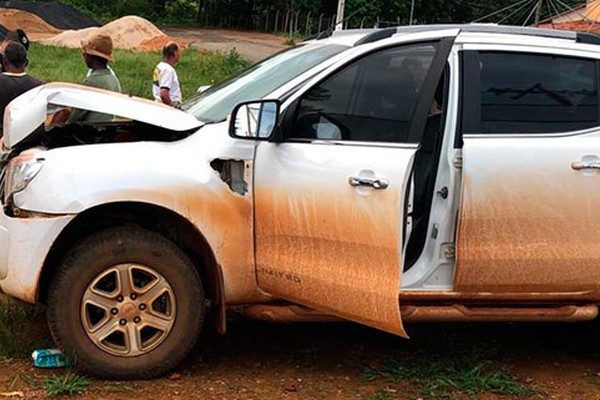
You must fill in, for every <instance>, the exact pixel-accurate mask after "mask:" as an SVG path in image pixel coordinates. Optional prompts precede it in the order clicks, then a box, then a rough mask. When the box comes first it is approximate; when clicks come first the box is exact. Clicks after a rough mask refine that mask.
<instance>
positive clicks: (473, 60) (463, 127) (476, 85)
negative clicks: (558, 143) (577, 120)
mask: <svg viewBox="0 0 600 400" xmlns="http://www.w3.org/2000/svg"><path fill="white" fill-rule="evenodd" d="M481 53H508V54H523V55H534V56H540V57H562V58H571V59H578V60H582V61H589V62H592V63H594V65H595V73H596V76H595V79H596V101H597V113H596V124H595V125H594V126H591V127H587V128H582V129H576V130H568V131H559V132H526V133H524V132H521V133H516V132H512V133H511V132H482V131H481V123H482V121H481V70H480V68H479V62H480V54H481ZM460 64H461V74H460V79H461V83H460V91H461V93H460V102H459V103H460V104H459V108H460V112H459V116H458V118H459V124H458V126H460V135H457V137H456V143H455V146H456V147H458V148H460V147H462V143H463V141H462V137H463V136H467V137H488V136H491V137H507V136H509V137H545V136H546V137H553V136H573V135H579V134H581V133H585V132H588V131H590V130H594V129H598V128H600V60H599V59H598V58H595V57H585V56H583V55H572V54H561V53H560V52H551V51H548V52H540V51H535V52H534V51H527V50H522V49H506V48H503V49H492V48H487V49H485V50H483V49H479V50H471V49H469V50H463V51H462V52H461V55H460ZM467 76H468V77H469V79H465V77H467Z"/></svg>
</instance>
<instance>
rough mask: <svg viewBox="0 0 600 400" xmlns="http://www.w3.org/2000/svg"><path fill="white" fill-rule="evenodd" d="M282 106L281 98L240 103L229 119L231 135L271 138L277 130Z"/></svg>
mask: <svg viewBox="0 0 600 400" xmlns="http://www.w3.org/2000/svg"><path fill="white" fill-rule="evenodd" d="M280 106H281V103H280V102H279V100H258V101H250V102H245V103H241V104H238V105H237V106H235V108H234V109H233V112H232V113H231V119H230V120H229V136H231V137H233V138H237V139H269V138H270V137H271V135H272V134H273V132H274V131H275V126H276V125H277V117H278V115H279V108H280Z"/></svg>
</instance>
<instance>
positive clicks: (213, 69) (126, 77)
mask: <svg viewBox="0 0 600 400" xmlns="http://www.w3.org/2000/svg"><path fill="white" fill-rule="evenodd" d="M114 58H115V62H114V63H113V64H111V67H112V68H113V69H114V71H115V73H116V74H117V77H118V78H119V80H120V82H121V87H122V89H123V93H128V94H132V95H134V96H140V97H146V98H151V97H152V71H153V70H154V67H155V66H156V64H157V63H158V62H159V61H160V59H161V55H160V54H159V53H158V52H157V53H136V52H132V51H120V50H117V51H115V54H114ZM247 65H248V62H247V61H245V60H244V59H242V58H241V57H240V56H239V54H237V53H236V52H231V53H229V54H221V53H212V52H199V51H197V50H191V49H190V50H185V51H184V52H183V53H182V56H181V59H180V61H179V64H177V66H176V69H177V73H178V75H179V80H180V82H181V88H182V91H183V97H184V100H185V99H187V98H189V97H190V96H192V95H193V94H194V93H195V92H196V89H197V88H198V86H200V85H212V84H214V83H217V82H220V81H223V80H225V79H227V78H228V77H230V76H232V75H233V74H235V73H237V72H239V71H241V70H242V69H244V68H245V67H246V66H247ZM28 72H29V74H30V75H32V76H34V77H36V78H39V79H41V80H43V81H45V82H54V81H62V82H75V83H80V82H81V81H83V78H84V77H85V74H86V73H87V68H86V66H85V64H84V62H83V58H82V56H81V50H78V49H68V48H64V47H53V46H43V45H39V44H35V43H33V44H32V46H31V47H30V49H29V68H28Z"/></svg>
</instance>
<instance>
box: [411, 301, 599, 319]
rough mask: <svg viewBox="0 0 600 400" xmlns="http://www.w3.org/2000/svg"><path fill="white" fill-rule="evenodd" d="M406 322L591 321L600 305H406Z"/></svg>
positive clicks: (596, 314)
mask: <svg viewBox="0 0 600 400" xmlns="http://www.w3.org/2000/svg"><path fill="white" fill-rule="evenodd" d="M400 310H401V313H402V321H403V322H433V321H436V322H437V321H444V322H453V321H457V322H458V321H474V322H477V321H479V322H494V321H498V322H501V321H505V322H508V321H548V322H554V321H556V322H559V321H560V322H575V321H589V320H592V319H594V318H596V317H597V316H598V306H597V305H596V304H585V305H580V306H576V305H566V306H548V307H544V306H533V307H532V306H527V307H490V306H485V307H483V306H472V305H469V306H465V305H461V304H452V305H448V306H402V307H400Z"/></svg>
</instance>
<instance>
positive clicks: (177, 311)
mask: <svg viewBox="0 0 600 400" xmlns="http://www.w3.org/2000/svg"><path fill="white" fill-rule="evenodd" d="M47 310H48V311H47V313H48V324H49V327H50V331H51V332H52V335H53V337H54V339H55V340H56V342H57V343H58V345H59V347H61V348H62V349H63V351H65V353H66V354H67V356H68V357H70V358H72V359H73V360H74V361H75V362H76V363H77V365H78V366H79V367H80V368H81V369H83V370H84V371H86V372H88V373H90V374H93V375H96V376H98V377H102V378H109V379H144V378H151V377H155V376H158V375H162V374H164V373H166V372H168V371H169V370H170V369H172V368H173V367H174V366H176V365H177V364H178V363H179V362H180V361H181V360H182V359H183V358H184V357H185V356H186V355H187V354H188V352H189V351H190V350H191V348H192V347H193V345H194V343H195V341H196V339H197V337H198V334H199V331H200V327H201V325H202V321H203V318H204V292H203V288H202V284H201V281H200V278H199V276H198V273H197V271H196V269H195V267H194V265H193V264H192V262H191V261H190V259H189V258H188V257H187V256H186V255H185V254H184V253H183V251H181V249H179V248H178V247H177V246H176V245H175V244H174V243H172V242H170V241H169V240H167V239H166V238H164V237H163V236H161V235H159V234H156V233H153V232H149V231H145V230H142V229H138V228H114V229H108V230H105V231H101V232H98V233H96V234H93V235H92V236H90V237H88V238H86V239H84V240H83V241H82V242H81V243H80V244H79V245H77V246H76V247H75V248H73V249H72V250H71V251H70V252H69V253H68V254H67V255H66V257H65V258H64V260H63V262H62V263H61V265H60V266H59V267H58V270H57V273H56V274H55V275H54V277H53V279H52V282H51V284H50V288H49V292H48V308H47Z"/></svg>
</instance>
